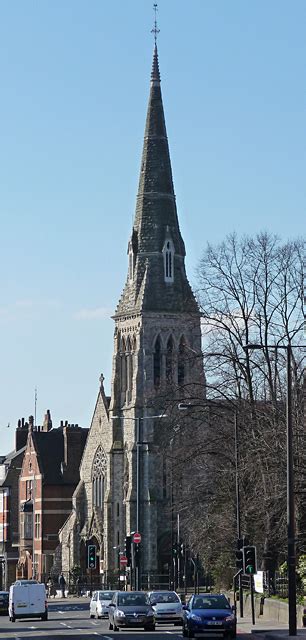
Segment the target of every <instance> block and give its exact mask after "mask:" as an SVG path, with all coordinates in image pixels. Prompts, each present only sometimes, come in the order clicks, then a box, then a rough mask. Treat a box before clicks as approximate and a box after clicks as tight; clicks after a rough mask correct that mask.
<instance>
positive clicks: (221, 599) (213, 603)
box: [192, 596, 231, 609]
mask: <svg viewBox="0 0 306 640" xmlns="http://www.w3.org/2000/svg"><path fill="white" fill-rule="evenodd" d="M230 608H231V606H230V604H229V602H228V600H227V599H226V597H225V596H196V597H195V598H193V601H192V609H230Z"/></svg>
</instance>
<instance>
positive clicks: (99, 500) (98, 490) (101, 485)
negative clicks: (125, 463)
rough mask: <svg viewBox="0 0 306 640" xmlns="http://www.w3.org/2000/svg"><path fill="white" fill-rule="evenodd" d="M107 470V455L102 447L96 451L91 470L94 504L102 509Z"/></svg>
mask: <svg viewBox="0 0 306 640" xmlns="http://www.w3.org/2000/svg"><path fill="white" fill-rule="evenodd" d="M106 468H107V457H106V453H105V451H104V449H103V447H101V445H100V446H99V447H98V448H97V450H96V453H95V456H94V459H93V463H92V468H91V482H92V504H93V507H99V508H100V509H102V507H103V502H104V489H105V476H106Z"/></svg>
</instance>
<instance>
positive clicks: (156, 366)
mask: <svg viewBox="0 0 306 640" xmlns="http://www.w3.org/2000/svg"><path fill="white" fill-rule="evenodd" d="M160 378H161V344H160V337H159V336H158V338H157V340H156V342H155V349H154V356H153V379H154V387H159V386H160Z"/></svg>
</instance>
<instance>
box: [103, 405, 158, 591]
mask: <svg viewBox="0 0 306 640" xmlns="http://www.w3.org/2000/svg"><path fill="white" fill-rule="evenodd" d="M156 418H167V415H166V414H164V413H162V414H160V415H154V416H135V417H134V416H111V419H112V420H116V419H119V420H132V421H133V422H135V424H136V519H135V520H136V522H135V524H136V531H137V532H139V531H140V527H141V469H140V462H141V460H140V447H141V446H142V445H143V444H146V443H145V442H142V436H141V426H140V422H141V421H144V420H153V419H156ZM134 570H135V590H136V591H138V589H139V588H141V579H140V576H141V571H140V563H139V561H138V565H137V567H135V568H134Z"/></svg>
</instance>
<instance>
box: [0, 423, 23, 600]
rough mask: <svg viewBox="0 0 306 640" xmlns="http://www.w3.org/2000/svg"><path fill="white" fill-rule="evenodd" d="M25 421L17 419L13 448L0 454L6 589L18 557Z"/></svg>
mask: <svg viewBox="0 0 306 640" xmlns="http://www.w3.org/2000/svg"><path fill="white" fill-rule="evenodd" d="M27 437H28V424H27V423H25V421H24V419H22V420H19V421H18V426H17V429H16V432H15V449H14V451H11V452H10V453H9V454H7V455H6V456H0V589H6V590H7V589H8V587H9V586H10V584H11V583H12V582H14V580H15V576H16V566H17V562H18V557H19V531H18V526H19V499H18V483H19V475H20V471H21V466H22V461H23V456H24V452H25V445H26V441H27Z"/></svg>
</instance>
